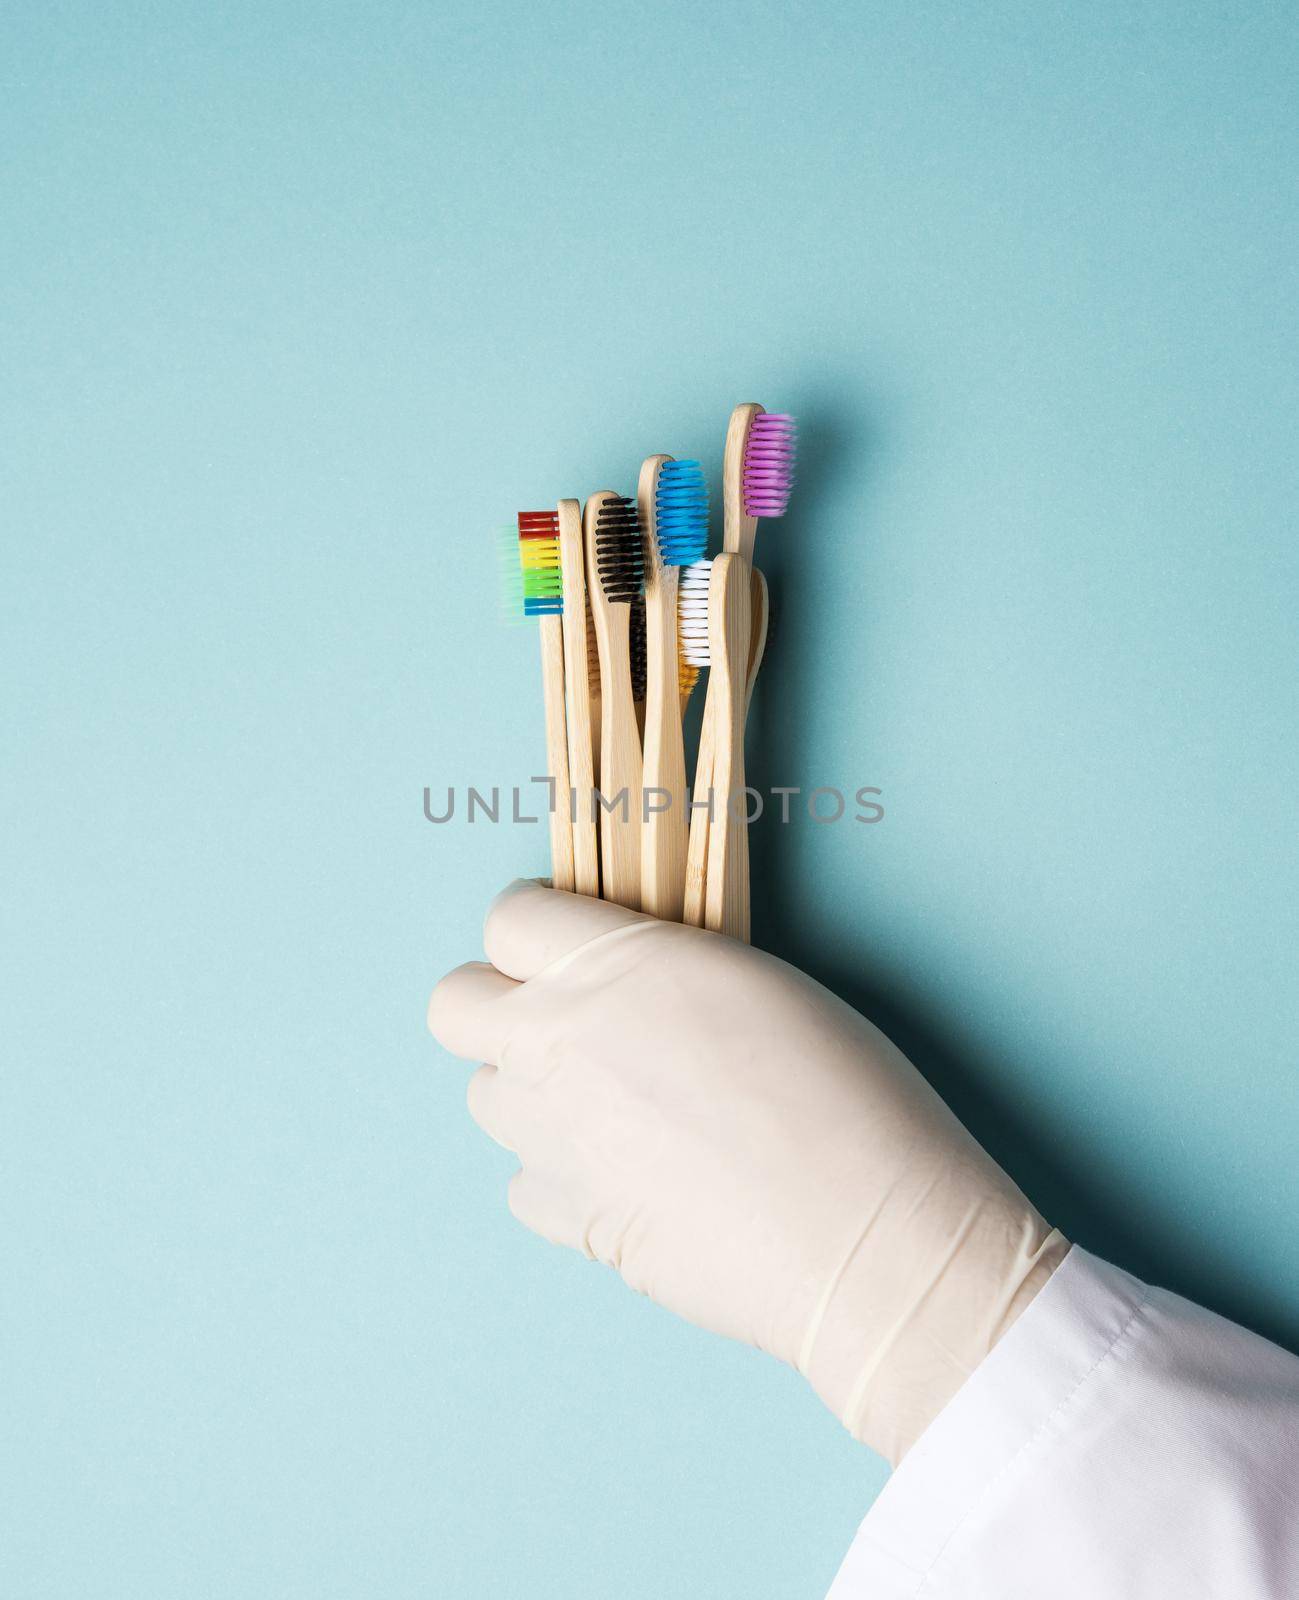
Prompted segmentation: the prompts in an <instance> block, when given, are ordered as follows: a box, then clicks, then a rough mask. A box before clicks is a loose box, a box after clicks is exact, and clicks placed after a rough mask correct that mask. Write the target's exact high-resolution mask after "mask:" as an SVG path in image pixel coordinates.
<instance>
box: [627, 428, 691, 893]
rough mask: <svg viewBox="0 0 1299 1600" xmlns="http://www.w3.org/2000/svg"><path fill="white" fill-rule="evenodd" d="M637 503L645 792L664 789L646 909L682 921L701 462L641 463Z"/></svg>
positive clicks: (655, 814)
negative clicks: (686, 596) (685, 722)
mask: <svg viewBox="0 0 1299 1600" xmlns="http://www.w3.org/2000/svg"><path fill="white" fill-rule="evenodd" d="M637 505H638V509H639V511H640V520H641V526H642V527H643V528H644V530H645V550H646V567H645V621H646V692H645V767H644V792H645V794H646V795H647V796H648V794H649V792H650V790H651V789H657V790H659V791H661V793H660V794H659V795H658V796H656V797H655V798H656V799H657V800H658V801H660V802H661V805H659V806H657V807H656V808H655V809H653V810H651V811H649V812H648V813H647V814H646V815H645V816H644V817H643V819H642V829H641V857H640V861H641V909H642V910H644V911H649V912H651V913H652V914H653V915H654V916H656V917H659V918H661V919H662V920H663V921H666V922H680V921H681V913H682V907H683V904H684V900H685V875H686V838H687V833H688V828H687V822H686V758H685V749H684V745H683V742H682V738H681V716H682V707H683V704H684V697H683V692H682V691H683V673H684V672H685V671H690V672H693V675H694V677H696V678H697V677H698V669H697V668H692V667H689V666H688V664H687V663H685V662H684V661H683V659H682V657H681V655H680V648H679V644H678V637H677V600H678V592H679V576H680V572H681V569H682V568H683V567H686V566H689V564H690V563H691V562H694V561H698V560H699V559H700V558H701V557H702V555H703V553H704V549H705V547H706V545H707V543H708V489H707V486H706V484H705V483H704V475H703V471H702V469H701V468H700V466H699V463H698V462H697V461H674V460H673V459H672V457H671V456H650V457H649V459H648V460H647V461H646V462H645V464H644V465H643V466H642V467H641V469H640V483H639V486H638V490H637ZM692 686H693V684H692ZM687 693H688V691H687Z"/></svg>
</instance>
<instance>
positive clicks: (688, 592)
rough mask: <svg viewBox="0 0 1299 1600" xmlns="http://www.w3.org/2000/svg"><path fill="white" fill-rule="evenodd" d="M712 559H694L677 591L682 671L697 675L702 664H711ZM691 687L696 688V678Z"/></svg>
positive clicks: (683, 573)
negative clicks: (709, 641) (709, 652)
mask: <svg viewBox="0 0 1299 1600" xmlns="http://www.w3.org/2000/svg"><path fill="white" fill-rule="evenodd" d="M712 577H713V564H712V562H711V561H695V562H692V563H691V565H690V566H688V567H687V568H686V569H685V571H684V572H682V574H681V584H680V587H679V588H678V590H677V649H678V654H679V662H678V665H679V666H680V667H681V668H682V672H683V673H684V670H685V669H686V668H691V669H693V670H694V672H695V676H696V678H697V677H698V674H699V668H700V667H706V666H707V665H708V585H709V584H710V583H711V582H712ZM682 687H683V688H685V687H686V685H685V682H684V677H683V679H682ZM690 687H692V688H693V687H694V684H693V681H692V683H691V685H690Z"/></svg>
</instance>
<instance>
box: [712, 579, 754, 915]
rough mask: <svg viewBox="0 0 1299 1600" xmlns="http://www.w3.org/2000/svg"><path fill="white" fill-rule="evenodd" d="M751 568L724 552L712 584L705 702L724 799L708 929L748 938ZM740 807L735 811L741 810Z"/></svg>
mask: <svg viewBox="0 0 1299 1600" xmlns="http://www.w3.org/2000/svg"><path fill="white" fill-rule="evenodd" d="M750 574H751V568H750V566H749V563H748V561H747V560H746V559H745V558H744V557H743V556H741V555H735V554H733V553H731V552H729V551H724V552H723V553H722V554H721V555H719V556H717V557H716V558H715V559H714V561H713V566H712V575H711V578H710V581H709V585H708V702H709V705H710V706H712V707H713V711H712V717H713V728H714V739H715V750H714V759H713V782H714V784H715V786H716V789H717V793H718V796H719V797H720V800H719V804H718V807H717V810H716V813H715V815H714V817H713V820H712V823H711V824H710V826H709V830H708V872H707V888H706V893H705V899H704V926H705V927H706V928H710V929H712V931H713V932H714V933H726V934H730V935H731V937H732V938H735V939H743V940H744V941H745V942H746V943H747V942H748V938H749V828H748V822H747V818H746V815H745V813H746V811H747V807H748V799H747V796H746V795H745V783H744V714H745V711H746V709H747V706H748V664H749V628H750V620H749V612H750V605H751V596H752V587H751V577H750ZM737 802H738V808H737V804H736V803H737Z"/></svg>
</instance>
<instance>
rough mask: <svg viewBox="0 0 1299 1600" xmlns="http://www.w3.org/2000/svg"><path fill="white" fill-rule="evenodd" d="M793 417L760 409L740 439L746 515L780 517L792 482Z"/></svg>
mask: <svg viewBox="0 0 1299 1600" xmlns="http://www.w3.org/2000/svg"><path fill="white" fill-rule="evenodd" d="M796 436H797V429H796V428H795V425H794V419H793V417H790V416H786V415H784V414H783V413H782V412H776V411H760V412H759V413H758V414H757V416H756V417H754V419H753V421H752V423H751V424H750V427H749V436H748V438H747V439H746V440H745V441H744V475H743V479H742V482H743V489H744V511H745V515H746V516H750V517H783V516H784V514H785V510H786V507H787V506H788V505H789V491H790V490H791V489H792V488H793V485H794V445H795V440H796Z"/></svg>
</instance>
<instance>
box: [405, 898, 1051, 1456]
mask: <svg viewBox="0 0 1299 1600" xmlns="http://www.w3.org/2000/svg"><path fill="white" fill-rule="evenodd" d="M485 943H486V948H487V954H488V956H489V958H490V965H485V964H483V963H471V964H470V965H469V966H466V967H460V968H457V969H456V970H455V971H454V972H452V973H450V974H448V976H447V977H446V978H444V979H443V980H442V982H441V983H440V984H439V985H438V987H437V989H436V991H435V992H434V995H433V998H432V1001H431V1003H430V1006H429V1026H430V1028H431V1029H432V1031H433V1033H434V1034H435V1035H436V1037H437V1038H438V1039H439V1041H440V1042H441V1043H442V1044H444V1045H445V1046H446V1048H447V1049H449V1050H451V1051H452V1052H453V1053H455V1054H457V1055H461V1056H467V1057H470V1058H475V1059H478V1060H480V1061H485V1062H487V1063H488V1065H486V1066H484V1067H481V1068H480V1069H479V1071H478V1072H477V1073H476V1074H475V1075H474V1077H473V1079H472V1081H471V1085H470V1094H469V1104H470V1111H471V1113H472V1115H473V1116H474V1118H475V1120H476V1121H477V1122H478V1123H479V1124H480V1126H482V1127H483V1129H484V1130H485V1131H486V1132H487V1133H489V1134H490V1135H491V1136H492V1137H493V1138H494V1139H496V1140H497V1141H498V1142H499V1143H501V1144H503V1145H505V1146H506V1147H507V1148H508V1149H510V1150H512V1151H514V1152H515V1153H516V1154H517V1155H518V1158H519V1161H520V1164H521V1171H520V1172H519V1173H518V1174H517V1175H516V1177H515V1178H514V1180H513V1182H512V1184H511V1189H510V1205H511V1208H512V1210H513V1211H514V1213H515V1215H516V1216H517V1217H518V1218H519V1220H520V1221H522V1222H524V1223H525V1224H526V1225H527V1226H528V1227H530V1228H532V1229H534V1230H535V1231H536V1232H538V1233H540V1234H542V1235H543V1236H544V1237H545V1238H547V1239H550V1240H552V1241H554V1242H555V1243H557V1244H564V1245H569V1246H572V1247H573V1248H575V1249H579V1250H582V1251H584V1252H585V1253H586V1254H587V1255H588V1256H590V1257H592V1258H594V1259H596V1260H599V1261H602V1262H604V1263H606V1264H607V1265H608V1266H611V1267H614V1268H615V1269H616V1270H617V1271H619V1272H620V1273H621V1274H622V1276H623V1278H624V1279H625V1280H626V1281H627V1282H628V1283H629V1284H630V1285H631V1287H632V1288H634V1289H637V1290H639V1291H640V1292H641V1293H643V1294H646V1295H649V1296H650V1297H651V1298H652V1299H654V1300H656V1301H657V1302H658V1303H659V1304H661V1305H663V1306H666V1307H667V1308H668V1309H669V1310H672V1311H675V1312H677V1313H678V1314H679V1315H681V1316H683V1317H686V1318H687V1319H689V1320H690V1321H691V1322H694V1323H697V1324H698V1325H699V1326H701V1327H704V1328H709V1329H711V1330H713V1331H714V1332H717V1333H722V1334H726V1335H728V1336H729V1337H731V1338H734V1339H740V1340H743V1341H744V1342H746V1343H748V1344H752V1345H756V1346H757V1347H758V1348H759V1349H762V1350H766V1351H769V1352H770V1353H771V1354H772V1355H775V1356H777V1357H779V1358H780V1359H781V1360H782V1361H786V1362H788V1363H789V1364H790V1365H792V1366H794V1367H796V1368H797V1369H798V1370H799V1371H800V1372H801V1373H802V1374H803V1375H804V1376H805V1377H806V1378H807V1379H808V1381H809V1382H810V1383H811V1384H812V1386H813V1388H814V1389H815V1390H816V1391H817V1393H818V1394H820V1396H821V1397H822V1399H823V1400H824V1401H825V1402H826V1404H827V1405H828V1406H829V1407H830V1409H831V1410H832V1411H833V1412H834V1413H835V1414H836V1415H837V1416H838V1417H839V1418H840V1419H841V1421H842V1422H843V1423H844V1424H845V1426H846V1427H848V1429H849V1430H850V1431H851V1432H852V1433H853V1434H854V1435H855V1436H856V1437H857V1438H859V1439H862V1440H863V1441H865V1442H866V1443H867V1444H869V1445H871V1446H872V1447H873V1448H874V1449H876V1450H878V1451H879V1452H880V1453H881V1454H882V1455H885V1456H887V1457H888V1458H889V1459H890V1460H892V1461H894V1462H896V1461H897V1460H899V1459H900V1458H901V1456H902V1454H903V1453H904V1452H905V1451H906V1449H907V1448H908V1446H909V1445H910V1444H911V1443H912V1442H913V1441H914V1439H915V1438H916V1437H917V1436H918V1435H919V1433H920V1432H921V1431H922V1430H923V1428H924V1427H925V1425H926V1424H927V1423H928V1422H929V1420H930V1419H931V1418H932V1417H933V1416H935V1415H936V1414H937V1412H938V1411H939V1410H940V1409H941V1407H942V1406H943V1405H944V1404H945V1403H946V1401H947V1400H948V1399H949V1398H950V1397H951V1395H952V1394H953V1393H954V1392H955V1391H956V1389H957V1388H958V1387H959V1386H960V1384H961V1383H962V1382H963V1381H964V1379H965V1378H966V1377H967V1376H968V1374H969V1373H970V1372H971V1371H972V1370H973V1369H974V1367H975V1366H976V1365H977V1364H978V1362H979V1361H980V1360H981V1359H982V1358H983V1356H984V1355H985V1354H986V1353H987V1352H988V1350H990V1349H991V1348H992V1346H993V1344H995V1343H996V1341H997V1339H998V1338H999V1337H1000V1336H1001V1334H1002V1333H1004V1332H1005V1330H1006V1328H1007V1327H1009V1326H1010V1324H1011V1323H1012V1322H1013V1321H1014V1319H1015V1317H1016V1316H1018V1314H1019V1313H1020V1312H1021V1311H1022V1310H1023V1308H1024V1307H1025V1306H1026V1305H1027V1304H1028V1303H1029V1301H1030V1300H1031V1299H1032V1298H1033V1296H1034V1294H1036V1293H1037V1291H1038V1289H1039V1288H1040V1287H1041V1286H1042V1284H1043V1283H1045V1282H1046V1280H1047V1278H1048V1277H1049V1276H1050V1274H1051V1272H1052V1271H1054V1269H1055V1267H1056V1266H1057V1265H1058V1264H1059V1262H1060V1260H1061V1259H1062V1258H1063V1256H1064V1254H1065V1252H1066V1251H1067V1249H1068V1245H1067V1243H1066V1242H1065V1241H1064V1239H1063V1238H1061V1236H1060V1235H1059V1233H1058V1232H1056V1231H1055V1230H1053V1229H1051V1228H1050V1227H1049V1226H1048V1225H1047V1224H1046V1222H1044V1221H1043V1219H1042V1218H1041V1217H1040V1216H1039V1215H1038V1213H1037V1212H1036V1211H1035V1210H1034V1209H1033V1207H1032V1206H1031V1205H1029V1203H1028V1201H1027V1200H1026V1199H1025V1198H1024V1196H1023V1195H1022V1194H1021V1193H1020V1192H1019V1190H1018V1189H1017V1188H1016V1187H1015V1185H1014V1184H1013V1183H1012V1182H1011V1181H1010V1179H1009V1178H1008V1177H1007V1176H1006V1175H1005V1173H1004V1172H1002V1170H1001V1169H1000V1167H998V1166H997V1165H996V1163H995V1162H993V1161H992V1160H991V1158H990V1157H989V1156H988V1155H987V1154H986V1153H985V1152H984V1151H983V1150H982V1149H981V1148H980V1146H979V1145H978V1144H977V1143H976V1142H975V1141H974V1139H973V1138H972V1137H971V1136H970V1135H969V1134H968V1133H967V1132H966V1131H965V1129H964V1128H963V1127H962V1126H961V1124H960V1123H959V1122H958V1121H957V1120H956V1118H955V1117H954V1116H953V1115H952V1113H951V1112H950V1111H949V1110H948V1109H947V1107H946V1106H945V1105H944V1104H943V1102H942V1101H941V1100H940V1099H939V1098H938V1096H937V1095H936V1094H935V1093H934V1091H933V1090H932V1089H930V1087H929V1086H928V1084H926V1083H925V1081H924V1080H923V1079H922V1078H921V1077H920V1075H919V1073H918V1072H916V1070H915V1068H914V1067H912V1066H911V1064H910V1063H909V1062H908V1061H907V1059H906V1058H905V1057H904V1056H903V1055H902V1054H901V1052H900V1051H898V1050H897V1049H896V1048H895V1047H894V1046H893V1045H892V1044H890V1043H889V1041H888V1040H887V1039H886V1038H885V1037H884V1036H883V1034H881V1033H880V1032H879V1030H878V1029H877V1028H875V1027H874V1026H873V1025H872V1024H871V1023H869V1022H868V1021H867V1020H866V1019H865V1018H864V1017H862V1016H860V1015H859V1014H858V1013H857V1012H855V1011H853V1010H852V1008H851V1007H849V1006H847V1005H845V1004H844V1003H843V1002H842V1001H841V1000H839V999H837V998H836V997H835V996H834V995H832V994H831V993H830V992H829V991H828V990H827V989H825V988H823V987H822V986H821V985H820V984H818V983H816V982H814V981H813V980H812V979H811V978H809V977H807V976H806V975H805V974H803V973H801V972H799V971H797V970H796V969H795V968H793V967H791V966H789V965H788V964H787V963H786V962H783V961H780V960H778V959H776V958H775V957H774V956H770V955H766V954H764V953H763V952H761V951H759V950H755V949H752V948H751V947H749V946H748V945H744V944H740V943H738V942H736V941H735V940H732V939H727V938H723V937H721V936H720V935H717V934H711V933H707V932H704V931H702V930H700V929H696V928H689V927H684V926H681V925H680V924H677V923H666V922H659V921H656V920H655V919H653V918H651V917H647V916H642V915H640V914H638V913H636V912H630V911H626V910H624V909H623V908H622V907H620V906H616V905H613V904H611V903H609V902H606V901H599V900H590V899H585V898H582V897H580V896H577V895H572V894H566V893H562V892H559V891H556V890H553V889H549V888H546V887H544V886H542V885H540V884H537V883H532V882H520V883H516V884H514V885H512V886H511V887H510V888H509V889H507V890H506V891H505V892H504V893H503V894H502V895H500V896H499V897H498V898H497V899H496V901H495V902H494V903H493V905H492V907H491V909H490V911H489V912H488V916H487V924H486V931H485Z"/></svg>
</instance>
